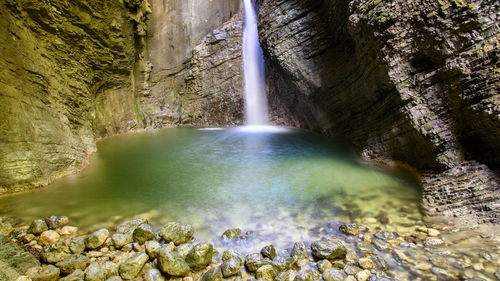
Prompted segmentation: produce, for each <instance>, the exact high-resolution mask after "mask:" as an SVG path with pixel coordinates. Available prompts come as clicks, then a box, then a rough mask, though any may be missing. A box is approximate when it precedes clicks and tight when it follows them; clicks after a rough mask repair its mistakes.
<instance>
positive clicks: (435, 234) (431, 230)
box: [427, 228, 441, 237]
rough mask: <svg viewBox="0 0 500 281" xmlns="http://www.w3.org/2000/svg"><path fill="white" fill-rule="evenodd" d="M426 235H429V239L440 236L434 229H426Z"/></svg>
mask: <svg viewBox="0 0 500 281" xmlns="http://www.w3.org/2000/svg"><path fill="white" fill-rule="evenodd" d="M427 235H429V236H430V237H437V236H439V235H441V232H439V230H437V229H434V228H428V229H427Z"/></svg>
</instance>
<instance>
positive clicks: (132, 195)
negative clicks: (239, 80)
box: [0, 127, 419, 239]
mask: <svg viewBox="0 0 500 281" xmlns="http://www.w3.org/2000/svg"><path fill="white" fill-rule="evenodd" d="M244 128H245V127H242V128H233V129H224V130H214V129H196V128H176V129H165V130H159V131H154V132H142V133H133V134H126V135H122V136H117V137H111V138H107V139H105V140H103V141H101V142H99V143H98V153H96V154H95V156H94V159H92V163H91V165H90V166H89V167H88V168H87V169H86V170H85V171H84V172H83V173H81V174H78V175H73V176H69V177H66V178H64V179H61V180H58V181H57V182H55V183H54V184H52V185H50V186H48V187H46V188H43V189H40V190H36V191H32V192H28V193H22V194H17V195H11V196H7V197H4V198H2V199H0V206H1V212H2V213H3V214H9V215H14V216H16V217H20V218H24V219H26V220H30V219H34V218H38V217H42V216H49V215H66V216H68V217H70V219H72V220H73V221H74V222H75V223H76V224H77V225H79V226H81V227H89V228H91V227H93V226H96V225H99V224H101V223H102V222H105V221H109V220H110V219H113V218H114V219H115V220H120V219H124V218H132V217H136V216H146V217H148V218H149V219H150V221H151V222H152V223H154V224H158V225H160V224H162V223H164V222H167V221H179V222H184V223H190V224H192V225H193V226H194V227H195V228H198V231H197V234H198V237H200V236H201V237H202V238H204V239H210V238H213V237H216V236H220V234H221V232H222V231H223V230H224V229H227V228H232V227H240V228H242V229H248V230H253V231H258V230H261V231H264V230H266V231H269V232H273V233H274V234H275V235H277V236H283V235H286V236H289V235H290V234H292V233H295V234H294V235H296V236H298V237H296V238H304V237H303V236H307V235H308V234H307V231H302V230H303V229H307V228H308V225H310V224H311V225H313V224H315V223H316V220H321V219H325V220H327V221H328V220H330V221H331V220H333V219H337V220H344V221H351V220H353V219H355V218H357V217H375V216H377V215H379V214H380V213H381V212H382V213H391V212H395V213H400V212H401V210H406V214H407V215H409V216H410V217H414V219H416V220H418V219H419V208H418V203H417V202H418V201H419V192H418V188H416V187H415V186H414V185H412V184H409V183H408V182H407V181H405V180H403V179H401V178H398V177H396V176H394V175H391V174H390V173H388V172H387V171H381V170H380V169H376V168H374V167H370V166H368V165H366V164H363V163H361V161H360V160H359V159H358V158H357V156H356V154H355V153H354V152H353V151H352V150H351V149H350V148H349V146H348V145H346V144H343V143H338V142H337V143H336V142H334V141H332V140H329V139H326V138H324V137H321V136H319V135H316V134H313V133H309V132H306V131H302V130H296V129H284V128H274V129H273V130H268V131H252V130H245V129H244Z"/></svg>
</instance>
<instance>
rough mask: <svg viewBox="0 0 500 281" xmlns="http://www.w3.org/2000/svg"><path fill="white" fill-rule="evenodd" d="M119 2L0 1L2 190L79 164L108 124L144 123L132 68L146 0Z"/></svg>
mask: <svg viewBox="0 0 500 281" xmlns="http://www.w3.org/2000/svg"><path fill="white" fill-rule="evenodd" d="M124 2H125V3H124ZM124 2H123V1H85V0H82V1H50V2H46V1H31V0H22V1H19V0H16V1H14V0H6V1H2V2H1V3H0V26H1V28H2V31H1V32H0V48H1V50H2V53H1V54H2V55H1V56H0V71H1V75H0V120H1V121H0V122H1V126H0V193H1V192H5V191H14V190H19V189H25V188H29V187H33V186H38V185H43V184H46V183H48V182H50V181H51V180H52V179H53V178H55V177H58V176H61V175H63V174H67V173H71V172H74V171H75V170H77V169H79V168H80V167H81V166H82V165H83V164H84V163H85V161H86V160H87V158H88V156H89V154H91V153H92V152H93V151H95V149H96V148H95V139H96V137H97V136H98V134H95V133H94V132H95V131H100V127H104V126H106V124H108V123H109V124H111V123H112V124H113V126H115V127H116V126H121V127H122V128H123V127H124V124H125V123H126V124H127V125H126V126H129V127H134V126H137V125H138V124H139V125H140V124H142V120H141V119H142V117H141V116H140V114H137V111H136V110H135V107H136V105H135V103H134V101H133V81H132V79H131V76H132V71H131V70H132V69H133V68H134V67H133V65H134V64H135V61H136V57H137V56H138V53H139V52H140V49H141V39H140V37H141V32H140V31H139V30H140V29H141V25H142V24H143V23H144V20H145V15H146V14H147V10H148V9H147V2H145V1H134V3H129V1H124ZM115 99H116V100H118V102H117V104H116V105H118V106H116V107H114V108H113V109H111V108H109V106H108V104H110V103H109V101H110V100H115ZM111 110H114V111H115V112H116V114H114V116H113V118H115V119H114V120H112V119H109V120H104V119H106V118H103V116H104V114H105V113H104V111H111ZM125 116H126V117H125Z"/></svg>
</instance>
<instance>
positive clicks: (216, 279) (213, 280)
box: [200, 266, 222, 281]
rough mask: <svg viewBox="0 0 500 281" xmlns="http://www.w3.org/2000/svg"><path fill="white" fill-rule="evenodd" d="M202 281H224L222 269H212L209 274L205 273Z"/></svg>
mask: <svg viewBox="0 0 500 281" xmlns="http://www.w3.org/2000/svg"><path fill="white" fill-rule="evenodd" d="M200 281H222V271H221V269H220V267H218V266H216V267H212V268H210V269H209V270H208V271H207V272H205V273H203V275H202V276H201V278H200Z"/></svg>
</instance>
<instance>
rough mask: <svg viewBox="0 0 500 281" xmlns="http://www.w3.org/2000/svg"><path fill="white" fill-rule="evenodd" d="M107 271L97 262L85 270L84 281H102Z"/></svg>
mask: <svg viewBox="0 0 500 281" xmlns="http://www.w3.org/2000/svg"><path fill="white" fill-rule="evenodd" d="M107 274H108V273H107V271H106V270H105V269H104V268H103V267H102V266H101V265H99V264H98V263H97V262H93V263H91V264H90V265H89V266H88V267H87V269H86V270H85V281H104V280H106V277H107Z"/></svg>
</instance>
